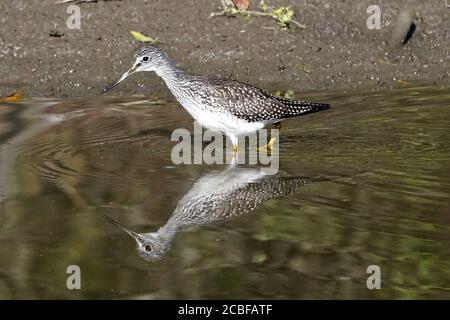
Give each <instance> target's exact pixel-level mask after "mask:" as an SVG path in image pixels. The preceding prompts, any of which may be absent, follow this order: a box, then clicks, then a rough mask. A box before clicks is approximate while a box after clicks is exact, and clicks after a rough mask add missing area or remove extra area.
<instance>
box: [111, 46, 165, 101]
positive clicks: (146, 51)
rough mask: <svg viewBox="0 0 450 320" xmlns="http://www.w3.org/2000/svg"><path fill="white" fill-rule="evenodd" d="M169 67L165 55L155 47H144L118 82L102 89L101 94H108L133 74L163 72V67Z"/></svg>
mask: <svg viewBox="0 0 450 320" xmlns="http://www.w3.org/2000/svg"><path fill="white" fill-rule="evenodd" d="M167 66H170V62H169V59H168V58H167V56H166V54H165V53H164V52H163V51H162V50H161V49H160V48H159V47H157V46H145V47H142V48H140V49H139V50H138V51H137V53H136V54H135V61H134V64H133V66H132V67H131V68H130V70H128V71H127V72H125V73H124V74H123V75H122V76H121V77H120V78H119V80H117V81H115V82H113V83H112V84H110V85H109V86H107V87H106V88H105V89H103V91H102V94H103V93H106V92H108V91H109V90H111V89H112V88H114V87H115V86H117V85H118V84H119V83H121V82H122V81H124V80H125V79H126V78H128V77H129V76H131V75H132V74H133V73H135V72H141V71H155V72H157V73H158V72H159V71H160V70H164V68H165V67H167Z"/></svg>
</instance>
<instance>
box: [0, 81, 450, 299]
mask: <svg viewBox="0 0 450 320" xmlns="http://www.w3.org/2000/svg"><path fill="white" fill-rule="evenodd" d="M305 98H307V99H309V100H317V101H327V102H330V103H331V104H332V106H333V107H332V109H330V110H327V111H325V112H322V113H319V114H315V115H310V116H305V117H301V118H296V119H291V120H289V121H286V122H285V123H284V126H283V129H282V131H281V144H280V172H279V174H277V175H275V176H268V175H267V176H264V174H262V173H261V172H263V171H261V170H259V169H260V168H258V167H255V166H253V167H245V166H239V167H237V168H233V167H229V166H220V165H174V164H173V163H172V161H171V158H170V153H171V149H172V147H173V146H174V145H175V144H176V142H172V141H170V135H171V133H172V131H173V130H174V129H176V128H192V120H191V118H190V117H189V116H188V115H187V114H186V113H185V112H184V111H183V110H182V109H181V108H180V107H179V106H178V105H177V104H176V103H173V102H164V101H159V102H158V101H150V100H146V99H144V98H141V97H131V98H125V97H121V98H115V97H102V98H83V99H71V100H63V101H57V100H48V99H31V100H25V101H23V102H21V103H15V104H1V105H0V120H1V121H0V142H1V150H0V151H1V162H0V179H1V184H0V208H1V211H0V241H1V249H0V298H3V299H5V298H163V299H165V298H224V299H232V298H327V299H328V298H338V299H347V298H356V299H360V298H369V299H372V298H375V299H378V298H450V265H449V261H450V201H449V200H450V179H449V178H450V172H449V171H450V170H449V168H450V139H449V129H450V105H449V101H450V90H448V89H429V88H428V89H427V88H408V89H397V90H394V91H389V92H376V93H357V94H341V93H336V94H329V93H327V94H323V93H321V94H314V93H311V94H308V95H306V96H305ZM300 177H301V178H300ZM236 186H237V187H236ZM215 187H217V188H215ZM216 190H221V192H222V195H223V196H224V197H216V195H214V192H216ZM252 195H258V196H257V197H252ZM258 199H259V200H258ZM194 200H195V201H194ZM251 208H255V210H254V211H251V210H250V209H251ZM247 211H249V212H247ZM105 216H107V217H110V218H111V219H113V220H115V221H117V222H118V223H120V224H122V225H124V226H126V227H127V228H130V229H132V230H135V231H136V232H151V231H157V230H158V228H160V227H161V226H163V225H165V226H166V229H170V228H168V227H167V226H172V227H173V226H175V227H173V228H171V230H172V232H171V236H170V239H168V240H167V239H166V240H165V241H166V242H168V243H170V244H171V247H170V249H169V248H168V247H167V248H165V250H164V254H163V255H162V257H160V259H159V260H158V261H155V262H147V261H145V260H144V259H143V258H141V257H140V255H139V254H138V252H137V251H136V245H135V243H134V240H133V239H132V238H131V237H130V236H129V235H127V234H126V233H125V232H123V231H122V230H120V229H119V228H117V227H116V226H114V225H113V224H111V223H110V222H108V220H107V219H105ZM69 265H78V266H79V267H80V268H81V286H82V289H81V290H68V289H67V287H66V279H67V277H68V276H69V275H68V274H67V273H66V268H67V267H68V266H69ZM369 265H378V266H379V267H380V269H381V289H380V290H368V289H367V286H366V280H367V277H368V276H369V275H368V274H366V268H367V267H368V266H369Z"/></svg>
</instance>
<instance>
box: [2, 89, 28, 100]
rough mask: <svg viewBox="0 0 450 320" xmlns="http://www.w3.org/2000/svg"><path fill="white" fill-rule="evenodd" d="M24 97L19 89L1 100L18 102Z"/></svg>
mask: <svg viewBox="0 0 450 320" xmlns="http://www.w3.org/2000/svg"><path fill="white" fill-rule="evenodd" d="M22 99H23V96H22V94H21V93H20V92H19V91H14V92H13V93H11V94H10V95H9V96H7V97H5V98H1V99H0V102H17V101H20V100H22Z"/></svg>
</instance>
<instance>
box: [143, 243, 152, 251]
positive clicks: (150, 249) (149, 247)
mask: <svg viewBox="0 0 450 320" xmlns="http://www.w3.org/2000/svg"><path fill="white" fill-rule="evenodd" d="M144 249H145V251H147V252H152V250H153V249H152V246H151V245H149V244H146V245H145V246H144Z"/></svg>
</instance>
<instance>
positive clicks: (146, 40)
mask: <svg viewBox="0 0 450 320" xmlns="http://www.w3.org/2000/svg"><path fill="white" fill-rule="evenodd" d="M130 33H131V35H132V36H133V38H135V39H136V40H137V41H139V42H144V43H149V44H155V43H158V39H153V38H150V37H147V36H144V35H143V34H142V33H140V32H138V31H130Z"/></svg>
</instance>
